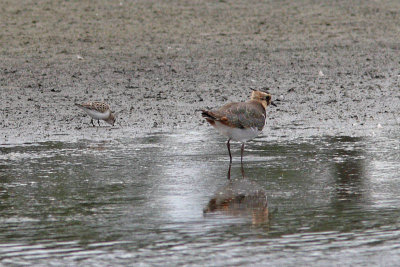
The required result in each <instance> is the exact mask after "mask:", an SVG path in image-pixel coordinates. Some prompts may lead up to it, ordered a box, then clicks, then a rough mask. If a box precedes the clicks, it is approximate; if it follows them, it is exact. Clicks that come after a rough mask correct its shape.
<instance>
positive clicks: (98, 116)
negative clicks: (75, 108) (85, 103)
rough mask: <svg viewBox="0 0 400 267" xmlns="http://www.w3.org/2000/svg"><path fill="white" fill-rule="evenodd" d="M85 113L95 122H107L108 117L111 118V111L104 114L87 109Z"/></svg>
mask: <svg viewBox="0 0 400 267" xmlns="http://www.w3.org/2000/svg"><path fill="white" fill-rule="evenodd" d="M85 111H86V113H87V114H88V115H89V116H90V117H92V118H93V119H95V120H106V119H107V118H108V117H110V110H107V111H106V112H104V113H101V112H98V111H95V110H91V109H85Z"/></svg>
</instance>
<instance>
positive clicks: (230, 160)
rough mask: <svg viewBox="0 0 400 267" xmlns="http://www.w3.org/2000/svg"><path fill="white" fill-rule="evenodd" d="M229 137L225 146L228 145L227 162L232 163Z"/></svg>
mask: <svg viewBox="0 0 400 267" xmlns="http://www.w3.org/2000/svg"><path fill="white" fill-rule="evenodd" d="M230 141H231V139H230V138H229V139H228V142H227V143H226V146H227V147H228V152H229V164H232V154H231V144H230Z"/></svg>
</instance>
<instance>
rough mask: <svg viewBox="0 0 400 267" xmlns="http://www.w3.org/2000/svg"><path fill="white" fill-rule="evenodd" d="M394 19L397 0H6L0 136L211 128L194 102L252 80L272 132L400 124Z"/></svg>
mask: <svg viewBox="0 0 400 267" xmlns="http://www.w3.org/2000/svg"><path fill="white" fill-rule="evenodd" d="M399 21H400V2H399V1H396V0H387V1H378V0H375V1H373V0H367V1H357V0H352V1H347V0H338V1H323V0H316V1H311V0H299V1H265V2H262V3H261V2H260V1H239V0H233V1H223V0H221V1H147V0H146V1H144V0H143V1H122V0H121V1H105V0H100V1H96V2H88V1H45V0H41V1H28V2H27V1H20V0H18V1H11V0H6V1H2V2H1V3H0V26H1V29H2V30H1V32H0V59H1V60H0V103H1V105H0V129H1V130H0V143H2V144H7V143H22V142H31V141H34V142H37V141H45V140H58V139H62V140H73V139H76V138H92V137H93V136H98V137H100V138H115V137H126V136H128V137H129V136H135V135H138V134H143V133H148V132H157V131H172V130H174V129H183V130H197V129H199V130H204V129H206V130H207V129H208V127H209V126H208V125H206V124H205V123H204V121H203V119H202V118H201V116H200V114H198V112H196V110H198V109H201V108H213V107H218V106H221V105H223V104H224V103H226V102H227V101H243V100H246V99H247V98H248V96H249V94H250V88H269V91H270V93H271V94H272V95H273V97H274V99H275V100H276V101H277V104H278V107H277V108H271V109H270V110H269V111H268V117H269V121H268V123H267V127H266V130H264V135H268V134H270V133H272V134H273V135H275V136H284V135H287V134H288V133H292V134H293V135H294V136H310V135H337V134H344V135H358V136H363V135H373V134H375V133H376V132H379V131H385V132H390V131H398V128H399V123H400V118H399V111H400V68H399V66H400V57H399V55H400V42H399V40H400V39H399V36H400V24H399ZM88 100H104V101H106V102H107V103H109V104H110V105H111V106H112V108H113V109H114V110H115V111H117V112H119V113H118V122H119V125H118V126H115V127H112V128H111V127H108V126H106V124H103V125H104V127H101V128H92V127H91V126H90V124H89V121H90V119H89V118H88V117H87V116H85V115H84V114H83V113H82V112H81V111H80V110H79V109H77V108H76V107H75V106H74V105H73V103H74V102H84V101H88Z"/></svg>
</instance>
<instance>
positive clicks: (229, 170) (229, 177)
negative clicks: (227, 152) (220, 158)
mask: <svg viewBox="0 0 400 267" xmlns="http://www.w3.org/2000/svg"><path fill="white" fill-rule="evenodd" d="M231 167H232V163H229V169H228V180H230V179H231Z"/></svg>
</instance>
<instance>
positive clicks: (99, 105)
mask: <svg viewBox="0 0 400 267" xmlns="http://www.w3.org/2000/svg"><path fill="white" fill-rule="evenodd" d="M76 105H77V106H78V107H82V108H86V109H89V110H95V111H98V112H101V113H104V112H106V111H107V110H108V109H110V107H109V106H108V105H107V104H106V103H103V102H87V103H83V104H76Z"/></svg>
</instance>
